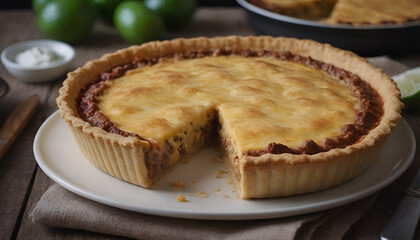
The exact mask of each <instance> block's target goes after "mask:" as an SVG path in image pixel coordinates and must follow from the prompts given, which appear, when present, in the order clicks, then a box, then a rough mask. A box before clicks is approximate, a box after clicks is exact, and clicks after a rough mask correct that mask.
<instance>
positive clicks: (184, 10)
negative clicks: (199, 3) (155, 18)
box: [144, 0, 196, 31]
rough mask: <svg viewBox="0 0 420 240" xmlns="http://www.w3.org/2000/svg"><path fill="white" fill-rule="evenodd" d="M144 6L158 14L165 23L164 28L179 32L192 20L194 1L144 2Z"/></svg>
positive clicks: (156, 0)
mask: <svg viewBox="0 0 420 240" xmlns="http://www.w3.org/2000/svg"><path fill="white" fill-rule="evenodd" d="M144 4H145V5H146V6H147V7H148V8H149V9H151V10H153V11H155V12H157V13H159V15H161V16H162V17H163V19H164V21H165V25H166V28H167V29H168V30H172V31H179V30H181V29H182V28H185V27H186V26H187V25H188V24H189V23H190V22H191V21H192V19H193V17H194V12H195V7H196V1H195V0H144Z"/></svg>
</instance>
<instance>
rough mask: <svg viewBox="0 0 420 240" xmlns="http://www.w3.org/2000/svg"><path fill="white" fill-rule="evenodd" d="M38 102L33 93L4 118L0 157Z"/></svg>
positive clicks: (21, 128) (29, 117)
mask: <svg viewBox="0 0 420 240" xmlns="http://www.w3.org/2000/svg"><path fill="white" fill-rule="evenodd" d="M39 103H40V99H39V97H38V95H33V96H31V97H29V98H27V99H25V100H24V101H23V102H22V103H20V104H19V106H18V107H17V108H16V109H15V110H13V112H12V113H11V114H10V116H9V117H8V118H7V119H6V122H5V123H4V125H3V127H2V128H1V129H0V159H1V158H2V157H3V156H4V154H5V153H6V151H7V150H8V149H9V148H10V146H11V145H12V143H13V142H14V141H15V140H16V138H17V137H18V136H19V134H20V133H21V132H22V130H23V128H24V127H25V126H26V124H27V123H28V122H29V119H31V117H32V115H33V114H34V113H35V111H36V109H37V108H38V105H39Z"/></svg>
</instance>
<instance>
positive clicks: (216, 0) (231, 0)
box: [0, 0, 238, 9]
mask: <svg viewBox="0 0 420 240" xmlns="http://www.w3.org/2000/svg"><path fill="white" fill-rule="evenodd" d="M197 3H198V5H199V6H238V4H237V3H236V1H235V0H198V1H197ZM19 8H31V0H13V1H8V0H1V1H0V9H19Z"/></svg>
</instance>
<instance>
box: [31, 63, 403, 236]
mask: <svg viewBox="0 0 420 240" xmlns="http://www.w3.org/2000/svg"><path fill="white" fill-rule="evenodd" d="M368 60H369V61H371V62H372V63H373V64H374V65H376V66H379V67H382V68H383V69H384V70H385V72H386V73H387V74H389V75H394V74H396V73H398V72H401V71H404V70H406V67H405V66H404V65H402V64H400V63H398V62H395V61H393V60H391V59H389V58H388V57H376V58H369V59H368ZM376 196H377V194H373V195H371V196H369V197H367V198H364V199H362V200H359V201H357V202H354V203H351V204H347V205H345V206H342V207H338V208H334V209H331V210H327V211H323V212H318V213H311V214H306V215H300V216H293V217H286V218H276V219H265V220H246V221H214V220H188V219H177V218H167V217H160V216H152V215H146V214H141V213H135V212H130V211H126V210H121V209H117V208H114V207H110V206H106V205H102V204H99V203H96V202H94V201H91V200H88V199H85V198H83V197H80V196H78V195H76V194H73V193H71V192H69V191H67V190H65V189H64V188H62V187H60V186H58V185H57V184H55V185H53V186H51V187H50V188H49V189H48V190H47V191H46V192H45V193H44V195H43V196H42V197H41V199H40V200H39V202H38V203H37V204H36V206H35V207H34V209H33V211H32V212H31V214H30V218H31V219H32V221H33V222H34V223H41V224H45V225H47V226H51V227H58V228H70V229H82V230H87V231H92V232H98V233H105V234H111V235H117V236H125V237H130V238H138V239H232V240H233V239H241V240H242V239H253V240H254V239H285V240H288V239H290V240H291V239H303V240H305V239H341V238H343V236H344V235H345V233H346V232H347V231H348V230H349V229H350V227H351V226H352V225H353V224H354V223H355V222H356V221H358V220H359V219H360V218H361V217H362V216H363V214H364V213H365V212H366V211H367V210H368V209H369V207H371V205H372V203H373V202H374V201H375V198H376Z"/></svg>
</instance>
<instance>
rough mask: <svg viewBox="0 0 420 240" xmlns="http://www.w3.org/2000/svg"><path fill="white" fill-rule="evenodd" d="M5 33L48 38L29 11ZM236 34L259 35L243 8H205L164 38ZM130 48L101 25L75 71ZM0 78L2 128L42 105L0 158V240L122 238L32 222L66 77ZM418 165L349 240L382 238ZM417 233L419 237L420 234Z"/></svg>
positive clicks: (411, 61)
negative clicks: (46, 131) (46, 125)
mask: <svg viewBox="0 0 420 240" xmlns="http://www.w3.org/2000/svg"><path fill="white" fill-rule="evenodd" d="M0 33H1V38H0V49H4V48H5V47H6V46H8V45H10V44H13V43H15V42H19V41H24V40H30V39H41V38H45V36H44V35H43V34H42V33H41V32H40V31H39V30H38V28H37V26H36V20H35V14H34V13H33V12H32V11H30V10H19V11H14V10H13V11H11V10H8V11H0ZM235 34H236V35H256V34H257V33H256V32H255V31H254V30H253V29H252V28H251V26H250V25H249V23H248V22H247V19H246V14H245V11H244V10H243V9H240V8H201V9H198V11H197V12H196V15H195V20H194V22H193V24H191V25H190V26H189V27H188V28H187V29H185V31H182V32H178V33H166V35H165V39H172V38H176V37H197V36H207V37H212V36H219V35H235ZM128 46H129V44H127V43H126V42H124V41H123V40H122V38H121V37H120V36H119V35H118V33H117V31H116V30H115V29H114V28H113V27H112V26H108V25H104V24H102V23H96V24H95V26H94V29H93V32H92V35H91V36H90V38H89V39H88V40H87V41H85V42H82V43H80V44H77V45H74V47H75V49H76V58H75V61H74V63H73V65H72V69H75V68H77V67H79V66H82V65H83V64H84V63H85V62H86V61H89V60H91V59H95V58H98V57H100V56H102V55H103V54H105V53H109V52H114V51H116V50H118V49H121V48H125V47H128ZM394 59H396V60H399V61H401V62H403V63H406V64H408V66H409V67H414V66H418V65H420V56H419V55H415V56H411V55H409V56H395V57H394ZM0 76H1V77H3V78H4V79H5V80H6V81H7V83H8V84H9V86H10V92H9V93H8V94H7V95H6V96H5V97H3V98H1V99H0V125H2V124H3V123H4V122H5V121H6V119H7V117H8V116H9V115H10V113H11V112H12V110H13V109H15V108H16V107H17V106H18V105H19V103H21V102H22V101H23V100H24V99H26V98H27V97H29V96H31V95H33V94H37V95H38V96H39V98H40V102H41V106H40V108H39V111H38V112H37V113H36V114H35V115H34V117H33V118H31V121H29V123H28V125H27V126H26V127H25V128H24V129H23V131H22V133H21V135H20V136H18V137H17V139H16V141H15V143H14V144H13V145H12V146H11V147H10V149H9V151H8V152H7V153H6V154H5V155H4V157H3V158H2V159H0V219H1V220H2V224H0V239H14V238H17V239H34V238H36V239H122V238H119V237H115V236H106V235H101V234H96V233H89V232H84V231H76V230H63V229H51V228H48V227H45V226H43V225H40V224H34V223H32V222H31V221H30V219H29V218H28V216H29V214H30V212H31V210H32V209H33V207H34V205H35V204H36V202H37V201H38V200H39V199H40V197H41V196H42V194H43V193H44V192H45V191H46V189H48V187H49V186H51V184H52V183H53V182H52V180H50V179H49V178H48V177H47V176H46V175H45V174H44V173H43V172H42V171H41V170H40V169H39V168H38V167H37V165H36V162H35V159H34V156H33V153H32V144H33V139H34V136H35V133H36V131H37V130H38V128H39V127H40V125H41V124H42V122H43V121H44V120H45V119H46V118H47V117H48V116H49V115H51V113H53V112H54V111H55V110H56V109H57V107H56V104H55V98H56V97H57V95H58V89H59V88H60V86H61V82H62V81H63V79H64V78H65V76H61V77H60V78H57V79H56V80H55V81H53V82H49V83H42V84H27V83H23V82H21V81H19V80H18V79H16V78H14V77H13V76H11V75H10V74H9V73H7V72H6V70H5V69H4V67H3V65H0ZM404 117H405V119H406V120H407V122H408V123H409V124H410V126H411V127H412V129H413V131H414V133H415V135H416V139H417V141H420V115H419V114H418V113H417V114H412V113H411V114H405V115H404ZM419 166H420V150H419V149H417V153H416V158H415V164H413V165H412V166H411V167H410V169H409V171H407V173H406V174H404V175H403V176H402V177H401V178H399V179H398V180H397V181H395V182H394V183H393V184H391V185H390V186H389V187H387V188H386V189H384V190H383V191H381V192H380V195H379V197H378V198H377V199H376V201H375V203H374V204H373V206H372V208H371V209H369V211H368V212H367V214H365V215H364V217H363V218H361V219H360V220H359V221H358V222H356V223H355V224H354V225H353V227H352V228H351V229H350V231H349V232H348V233H347V235H346V236H345V239H378V236H379V232H380V230H381V229H382V227H383V226H384V225H385V224H386V222H387V220H388V219H389V217H390V216H391V215H392V212H393V210H394V209H395V207H396V204H397V203H398V200H399V197H400V196H401V193H402V192H403V191H404V188H402V187H401V186H405V185H406V184H408V182H409V181H410V178H412V176H413V175H414V172H415V171H416V170H417V168H418V167H419ZM416 234H417V235H416V236H417V237H419V239H420V230H419V231H417V233H416Z"/></svg>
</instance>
